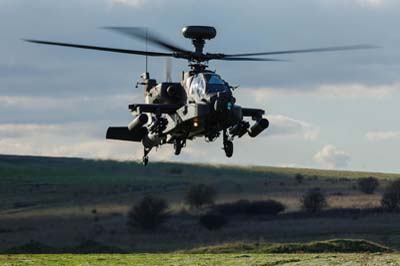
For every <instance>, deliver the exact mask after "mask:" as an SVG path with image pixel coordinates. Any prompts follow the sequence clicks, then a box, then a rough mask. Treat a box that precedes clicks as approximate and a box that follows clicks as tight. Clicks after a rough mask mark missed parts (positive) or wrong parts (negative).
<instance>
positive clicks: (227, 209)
mask: <svg viewBox="0 0 400 266" xmlns="http://www.w3.org/2000/svg"><path fill="white" fill-rule="evenodd" d="M215 210H216V211H218V212H219V213H222V214H225V215H277V214H278V213H280V212H283V211H284V210H285V206H284V205H283V204H282V203H280V202H279V201H275V200H264V201H261V200H260V201H248V200H239V201H236V202H232V203H225V204H220V205H218V206H215Z"/></svg>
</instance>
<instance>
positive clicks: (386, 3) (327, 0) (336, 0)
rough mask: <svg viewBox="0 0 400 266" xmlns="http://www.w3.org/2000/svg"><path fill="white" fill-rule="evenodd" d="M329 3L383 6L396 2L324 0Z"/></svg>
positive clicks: (379, 0) (394, 0)
mask: <svg viewBox="0 0 400 266" xmlns="http://www.w3.org/2000/svg"><path fill="white" fill-rule="evenodd" d="M324 2H325V3H329V4H356V5H358V6H361V7H374V8H377V7H383V6H386V5H388V4H393V3H396V0H324Z"/></svg>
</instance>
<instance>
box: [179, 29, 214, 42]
mask: <svg viewBox="0 0 400 266" xmlns="http://www.w3.org/2000/svg"><path fill="white" fill-rule="evenodd" d="M182 34H183V36H184V37H185V38H188V39H202V40H211V39H214V38H215V36H216V35H217V30H216V29H215V28H214V27H209V26H186V27H184V28H183V29H182Z"/></svg>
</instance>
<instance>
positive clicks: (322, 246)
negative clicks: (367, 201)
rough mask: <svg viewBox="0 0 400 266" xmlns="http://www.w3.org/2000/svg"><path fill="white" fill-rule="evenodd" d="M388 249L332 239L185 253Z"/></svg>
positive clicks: (239, 245)
mask: <svg viewBox="0 0 400 266" xmlns="http://www.w3.org/2000/svg"><path fill="white" fill-rule="evenodd" d="M391 251H392V250H391V249H390V248H388V247H385V246H382V245H380V244H377V243H374V242H371V241H367V240H354V239H332V240H326V241H312V242H309V243H282V244H271V243H243V242H236V243H227V244H222V245H215V246H208V247H200V248H195V249H192V250H188V251H185V253H193V254H210V253H212V254H218V253H238V252H249V253H325V252H328V253H329V252H339V253H358V252H371V253H374V252H391Z"/></svg>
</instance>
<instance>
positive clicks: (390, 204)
mask: <svg viewBox="0 0 400 266" xmlns="http://www.w3.org/2000/svg"><path fill="white" fill-rule="evenodd" d="M381 206H382V208H384V209H386V210H389V211H393V210H397V209H399V208H400V180H396V181H394V182H392V183H391V184H390V185H389V186H388V187H387V188H386V190H385V192H384V193H383V196H382V200H381Z"/></svg>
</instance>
